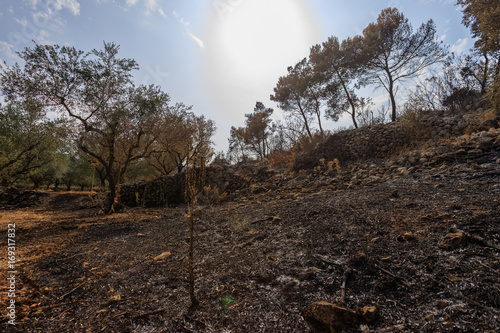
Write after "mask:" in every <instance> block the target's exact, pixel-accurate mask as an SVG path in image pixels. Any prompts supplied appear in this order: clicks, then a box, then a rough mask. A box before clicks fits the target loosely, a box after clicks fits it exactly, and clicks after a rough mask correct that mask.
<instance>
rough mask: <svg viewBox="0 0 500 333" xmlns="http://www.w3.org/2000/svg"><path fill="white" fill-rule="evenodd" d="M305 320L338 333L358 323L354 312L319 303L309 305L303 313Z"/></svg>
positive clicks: (332, 332) (330, 304) (322, 302)
mask: <svg viewBox="0 0 500 333" xmlns="http://www.w3.org/2000/svg"><path fill="white" fill-rule="evenodd" d="M304 317H305V319H306V320H307V321H308V322H310V323H311V324H313V325H316V326H319V327H321V328H323V329H326V330H329V331H330V332H331V333H337V332H338V333H340V332H342V331H344V330H347V329H350V328H353V327H356V326H357V325H358V323H359V321H358V316H357V314H356V311H353V310H349V309H346V308H343V307H340V306H338V305H335V304H332V303H328V302H324V301H320V302H315V303H313V304H311V305H310V306H309V307H308V308H307V309H306V310H305V312H304Z"/></svg>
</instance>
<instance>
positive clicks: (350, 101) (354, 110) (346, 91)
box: [337, 71, 358, 128]
mask: <svg viewBox="0 0 500 333" xmlns="http://www.w3.org/2000/svg"><path fill="white" fill-rule="evenodd" d="M337 76H338V77H339V80H340V83H341V84H342V88H343V89H344V92H345V94H346V97H347V101H348V102H349V105H350V106H351V110H352V111H351V117H352V123H353V125H354V128H358V123H357V122H356V105H354V101H353V100H352V98H351V94H349V90H347V86H346V85H345V82H344V80H343V79H342V76H341V75H340V73H339V72H338V71H337Z"/></svg>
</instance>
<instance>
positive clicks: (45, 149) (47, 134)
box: [0, 101, 65, 185]
mask: <svg viewBox="0 0 500 333" xmlns="http://www.w3.org/2000/svg"><path fill="white" fill-rule="evenodd" d="M64 126H65V124H64V122H62V121H50V120H48V119H47V118H46V117H45V114H44V112H43V111H42V109H41V108H40V106H39V105H38V104H37V103H35V102H33V101H26V102H24V103H13V102H11V103H9V104H7V105H6V106H4V105H0V147H1V148H0V178H1V182H2V184H4V185H7V184H12V183H15V182H16V181H18V180H19V179H21V178H27V177H29V175H30V174H32V175H33V176H35V174H40V173H41V171H40V170H39V169H41V168H43V167H45V166H47V164H49V163H50V162H51V159H52V157H53V155H54V154H55V151H56V149H57V147H58V146H59V143H60V141H59V140H60V138H61V136H62V134H63V133H64V131H63V129H64ZM35 178H39V177H35ZM44 178H45V177H44ZM41 182H42V181H40V182H39V184H41Z"/></svg>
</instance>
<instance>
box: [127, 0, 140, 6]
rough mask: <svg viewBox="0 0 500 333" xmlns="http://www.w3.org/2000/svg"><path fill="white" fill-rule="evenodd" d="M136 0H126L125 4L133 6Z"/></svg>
mask: <svg viewBox="0 0 500 333" xmlns="http://www.w3.org/2000/svg"><path fill="white" fill-rule="evenodd" d="M137 1H138V0H127V1H126V2H125V4H126V5H127V6H129V7H132V6H135V5H136V4H137Z"/></svg>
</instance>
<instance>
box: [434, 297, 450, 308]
mask: <svg viewBox="0 0 500 333" xmlns="http://www.w3.org/2000/svg"><path fill="white" fill-rule="evenodd" d="M447 306H448V301H447V300H444V299H440V300H439V301H437V302H436V308H438V309H439V310H441V309H444V308H445V307H447Z"/></svg>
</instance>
